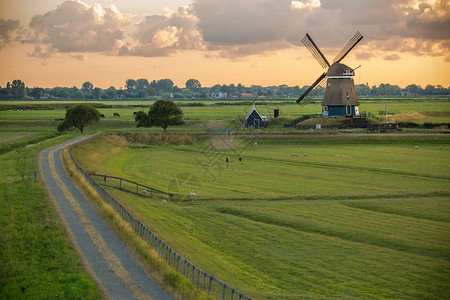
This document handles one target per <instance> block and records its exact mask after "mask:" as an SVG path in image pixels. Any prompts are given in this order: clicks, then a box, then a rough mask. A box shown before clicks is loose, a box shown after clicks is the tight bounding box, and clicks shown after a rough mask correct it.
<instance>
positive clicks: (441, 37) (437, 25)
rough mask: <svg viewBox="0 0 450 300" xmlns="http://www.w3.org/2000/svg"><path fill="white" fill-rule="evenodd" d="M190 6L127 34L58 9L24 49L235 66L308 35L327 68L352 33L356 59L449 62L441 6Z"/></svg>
mask: <svg viewBox="0 0 450 300" xmlns="http://www.w3.org/2000/svg"><path fill="white" fill-rule="evenodd" d="M192 1H193V2H192V4H191V5H190V6H189V7H180V8H179V9H177V10H174V11H169V10H167V11H166V12H165V13H164V14H162V15H149V16H146V17H145V18H143V19H142V20H140V21H139V22H137V23H136V24H133V26H134V27H133V28H131V26H128V25H130V24H131V20H132V16H130V15H127V14H124V13H121V12H119V11H117V9H116V8H115V7H114V6H111V7H102V6H100V5H99V4H94V5H87V4H85V3H83V2H81V1H80V0H76V1H65V2H63V3H62V4H60V5H59V6H58V7H57V8H55V9H54V10H51V11H49V12H47V13H45V14H43V15H36V16H34V17H33V18H32V20H31V23H30V28H31V29H32V31H33V35H32V37H33V38H32V39H29V40H28V42H31V43H35V44H36V45H42V46H46V47H47V48H46V49H47V50H42V49H44V48H43V47H41V51H37V50H36V49H35V51H34V52H33V53H32V54H31V56H34V57H42V56H46V55H49V54H51V53H58V52H63V53H73V52H75V53H86V52H100V53H107V54H109V55H120V56H144V57H155V56H171V55H179V54H181V53H182V52H183V51H186V50H201V51H205V55H206V53H207V52H208V54H207V55H208V56H209V57H222V58H227V59H233V60H239V59H242V58H245V57H248V56H251V55H269V54H271V53H276V51H278V50H282V49H288V48H293V47H297V48H299V47H303V45H302V44H301V42H300V41H301V38H302V37H303V36H304V35H305V33H306V32H308V33H309V34H310V35H311V36H312V37H313V39H314V41H315V42H316V43H317V44H318V45H319V47H320V49H321V50H322V51H323V52H324V53H325V55H326V56H327V58H328V59H329V60H331V59H332V58H333V56H334V55H336V54H337V53H339V51H340V50H341V49H342V48H343V47H344V46H345V44H346V43H347V42H348V41H349V39H350V38H351V37H352V35H353V34H354V33H355V32H356V31H357V30H359V31H360V32H361V33H362V34H363V35H364V39H363V40H362V42H361V43H360V44H359V45H358V47H356V48H355V49H354V50H353V51H352V54H353V55H355V56H356V57H357V58H358V59H370V58H372V57H374V56H377V57H388V58H393V57H394V56H392V55H393V54H396V55H399V53H404V52H408V53H413V54H415V55H429V56H445V57H446V58H448V60H450V54H449V53H450V51H449V50H450V48H449V45H450V4H449V1H448V0H397V1H391V0H377V1H373V0H246V1H241V0H227V1H216V0H192ZM6 22H7V21H5V20H3V19H1V21H0V47H1V46H3V45H5V43H7V42H8V41H10V40H11V37H10V36H11V32H13V30H14V29H12V28H15V26H18V25H17V24H16V23H14V24H15V25H14V24H13V23H11V22H9V20H8V22H9V23H8V24H9V25H8V26H6V25H4V27H2V24H6ZM12 25H14V26H12ZM299 49H300V48H299ZM386 53H388V54H386ZM83 55H84V54H83ZM399 56H400V55H399Z"/></svg>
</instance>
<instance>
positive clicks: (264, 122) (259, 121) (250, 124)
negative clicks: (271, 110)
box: [244, 102, 269, 129]
mask: <svg viewBox="0 0 450 300" xmlns="http://www.w3.org/2000/svg"><path fill="white" fill-rule="evenodd" d="M267 126H269V119H268V118H267V116H263V115H261V114H260V113H259V112H258V111H257V110H256V108H255V103H254V102H253V108H252V110H251V111H250V112H249V113H248V115H247V117H246V118H245V123H244V127H247V128H253V129H259V128H261V127H267Z"/></svg>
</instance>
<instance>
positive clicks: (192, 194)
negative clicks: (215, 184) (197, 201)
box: [189, 192, 197, 197]
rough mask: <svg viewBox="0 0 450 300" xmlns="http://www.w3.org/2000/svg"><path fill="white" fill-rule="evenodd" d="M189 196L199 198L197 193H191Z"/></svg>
mask: <svg viewBox="0 0 450 300" xmlns="http://www.w3.org/2000/svg"><path fill="white" fill-rule="evenodd" d="M189 196H191V197H195V196H197V194H196V193H194V192H189Z"/></svg>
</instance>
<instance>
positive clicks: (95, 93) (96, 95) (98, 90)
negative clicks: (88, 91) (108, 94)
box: [92, 87, 102, 99]
mask: <svg viewBox="0 0 450 300" xmlns="http://www.w3.org/2000/svg"><path fill="white" fill-rule="evenodd" d="M101 94H102V89H101V88H99V87H96V88H95V89H94V90H93V91H92V96H93V97H94V99H100V96H101Z"/></svg>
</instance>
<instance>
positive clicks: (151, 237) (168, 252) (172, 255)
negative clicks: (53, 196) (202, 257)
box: [69, 140, 252, 300]
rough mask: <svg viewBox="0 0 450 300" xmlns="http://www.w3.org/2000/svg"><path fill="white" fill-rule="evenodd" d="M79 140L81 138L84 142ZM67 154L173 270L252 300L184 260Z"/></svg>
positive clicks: (212, 290)
mask: <svg viewBox="0 0 450 300" xmlns="http://www.w3.org/2000/svg"><path fill="white" fill-rule="evenodd" d="M85 141H86V140H83V141H81V142H85ZM69 154H70V157H71V159H72V161H73V163H74V164H75V166H76V168H77V169H78V170H79V171H80V172H81V174H83V176H84V177H85V178H86V180H87V181H88V182H89V184H90V185H91V186H92V187H93V188H94V189H95V190H96V191H97V192H98V193H99V195H100V196H101V197H102V199H103V200H104V201H105V202H106V203H108V204H109V205H111V206H112V207H113V208H114V210H115V211H116V212H117V213H118V214H119V215H120V216H121V217H122V219H123V220H124V221H126V222H127V223H128V224H129V225H130V226H131V228H133V230H134V231H135V232H136V234H137V235H139V236H140V237H141V238H142V239H143V240H144V241H145V242H147V243H148V244H149V245H150V246H151V247H153V248H154V249H155V250H156V251H157V252H158V253H159V254H160V256H161V257H162V258H163V259H164V260H165V261H166V262H167V263H168V264H169V265H170V266H172V267H173V268H174V269H175V270H177V272H180V273H181V274H183V275H184V276H185V277H186V278H187V279H189V280H190V281H191V282H192V283H194V284H195V285H197V286H198V287H199V288H202V289H203V290H204V291H207V292H208V294H210V295H213V296H215V297H216V298H217V299H231V300H234V299H239V300H241V299H244V300H252V298H250V297H249V296H246V295H244V294H242V293H241V292H239V291H237V290H236V289H234V288H233V287H231V286H229V285H228V284H226V283H224V282H222V281H221V280H219V279H217V278H215V277H214V276H213V275H211V274H209V273H207V272H205V271H203V270H202V269H200V268H198V267H197V266H195V265H194V264H193V263H191V262H190V261H188V260H187V259H186V258H184V257H182V256H181V255H179V254H178V253H177V252H175V250H173V249H172V248H170V246H169V245H167V244H166V243H165V242H164V241H163V240H161V239H160V238H159V237H158V236H156V234H155V233H153V232H152V231H151V230H150V229H148V227H147V226H145V224H143V223H142V222H141V221H139V220H138V219H136V218H135V217H134V216H133V215H132V214H131V213H130V212H129V211H128V210H127V209H126V208H125V207H124V206H123V205H122V204H121V203H120V202H119V201H118V200H117V199H115V198H114V197H113V196H111V195H110V194H109V193H108V192H107V191H106V190H105V189H104V188H103V187H102V186H101V185H100V184H98V183H97V182H96V181H95V180H94V179H93V178H92V176H91V175H90V174H89V173H87V172H86V171H85V170H84V169H83V168H81V167H80V165H79V164H78V163H77V161H76V160H75V158H74V156H73V154H72V152H71V151H70V146H69Z"/></svg>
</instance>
